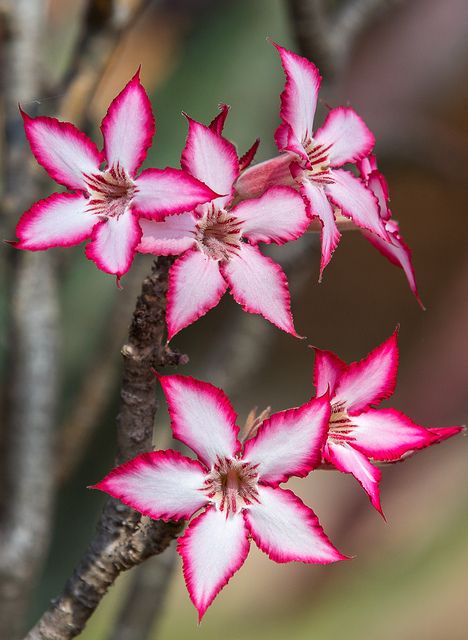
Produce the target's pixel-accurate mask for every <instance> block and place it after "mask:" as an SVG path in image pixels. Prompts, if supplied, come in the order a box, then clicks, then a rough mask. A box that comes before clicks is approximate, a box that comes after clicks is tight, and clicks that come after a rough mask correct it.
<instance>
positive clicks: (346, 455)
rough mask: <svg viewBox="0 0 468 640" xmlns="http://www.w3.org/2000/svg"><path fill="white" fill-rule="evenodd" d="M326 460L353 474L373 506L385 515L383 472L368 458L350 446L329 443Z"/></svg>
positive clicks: (326, 449) (344, 471) (325, 451)
mask: <svg viewBox="0 0 468 640" xmlns="http://www.w3.org/2000/svg"><path fill="white" fill-rule="evenodd" d="M324 456H325V460H326V461H327V462H329V463H330V464H332V465H333V466H334V467H336V468H337V469H338V471H342V472H343V473H351V474H352V475H353V476H354V477H355V478H356V480H357V481H358V482H359V484H360V485H361V486H362V488H363V489H364V491H365V492H366V493H367V495H368V496H369V500H370V501H371V503H372V506H373V507H375V509H377V511H378V512H379V513H380V514H382V515H383V512H382V507H381V504H380V492H379V482H380V479H381V477H382V472H381V471H380V469H378V468H377V467H374V465H373V464H371V463H370V462H369V460H368V459H367V458H366V456H365V455H364V454H363V453H361V452H360V451H357V450H356V449H354V448H353V447H352V446H350V445H349V444H347V443H345V442H343V443H341V444H334V443H331V442H329V443H328V444H327V445H326V447H325V449H324Z"/></svg>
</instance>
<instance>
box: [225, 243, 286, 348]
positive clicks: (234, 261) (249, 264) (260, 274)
mask: <svg viewBox="0 0 468 640" xmlns="http://www.w3.org/2000/svg"><path fill="white" fill-rule="evenodd" d="M221 269H222V273H223V275H224V277H225V278H226V280H227V281H228V283H229V286H230V288H231V293H232V295H233V297H234V300H235V301H236V302H238V303H239V304H240V305H241V306H242V308H243V309H244V311H248V312H249V313H260V314H261V315H262V316H263V317H264V318H266V319H267V320H269V321H270V322H272V323H273V324H275V325H276V326H277V327H279V328H280V329H282V330H283V331H286V332H287V333H291V334H292V335H293V336H296V337H298V335H297V333H296V330H295V329H294V324H293V318H292V315H291V308H290V296H289V289H288V283H287V280H286V276H285V274H284V272H283V270H282V269H281V267H280V266H279V265H278V264H277V263H276V262H274V261H273V260H272V259H271V258H267V257H266V256H263V255H262V254H261V253H260V251H259V250H258V249H257V247H252V246H250V245H248V244H245V243H244V244H242V246H241V249H240V251H239V254H238V255H237V256H234V257H233V258H231V259H230V260H229V261H228V262H226V263H225V264H222V265H221Z"/></svg>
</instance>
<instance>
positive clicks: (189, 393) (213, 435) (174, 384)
mask: <svg viewBox="0 0 468 640" xmlns="http://www.w3.org/2000/svg"><path fill="white" fill-rule="evenodd" d="M159 379H160V382H161V385H162V388H163V391H164V395H165V396H166V400H167V404H168V408H169V416H170V418H171V426H172V431H173V433H174V437H175V438H177V439H178V440H180V441H181V442H184V443H185V444H186V445H187V446H188V447H190V448H191V449H192V450H193V451H195V453H196V454H197V455H198V457H199V458H200V460H202V462H204V463H205V464H206V465H207V466H208V467H211V466H212V465H213V464H214V463H215V462H216V460H217V459H218V458H226V457H227V458H230V457H233V456H234V455H236V453H238V451H239V449H240V443H239V441H238V439H237V434H238V432H239V428H238V427H237V426H236V418H237V415H236V413H235V412H234V409H233V408H232V405H231V403H230V402H229V398H228V397H227V396H226V394H225V393H224V392H223V391H222V390H221V389H218V388H217V387H215V386H213V385H212V384H209V383H208V382H202V381H201V380H196V379H195V378H190V377H189V376H180V375H174V376H160V378H159Z"/></svg>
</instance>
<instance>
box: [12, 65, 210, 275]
mask: <svg viewBox="0 0 468 640" xmlns="http://www.w3.org/2000/svg"><path fill="white" fill-rule="evenodd" d="M21 113H22V115H23V119H24V126H25V130H26V136H27V138H28V140H29V144H30V145H31V150H32V152H33V154H34V155H35V157H36V160H37V161H38V162H39V164H41V165H42V166H43V167H44V169H46V171H47V172H48V173H49V175H50V176H51V177H52V178H53V179H54V180H55V181H56V182H58V183H59V184H62V185H64V186H65V187H67V188H68V189H70V192H66V193H55V194H53V195H51V196H49V197H48V198H46V199H45V200H40V201H39V202H36V203H35V204H34V205H33V206H32V207H31V208H30V209H29V210H28V211H27V212H26V213H24V214H23V216H22V217H21V219H20V221H19V223H18V226H17V229H16V234H17V236H18V238H19V240H18V242H17V243H15V246H17V247H18V248H19V249H29V250H32V251H36V250H39V249H48V248H50V247H68V246H71V245H74V244H78V243H79V242H82V241H83V240H85V239H87V238H90V239H91V242H90V243H89V244H88V245H87V246H86V255H87V257H88V258H89V259H91V260H94V262H95V263H96V264H97V266H98V267H99V268H100V269H102V270H103V271H106V272H107V273H112V274H115V275H116V276H117V279H118V280H119V279H120V277H121V276H122V275H123V274H124V273H126V272H127V271H128V269H129V268H130V265H131V263H132V260H133V256H134V254H135V251H136V247H137V245H138V243H139V242H140V238H141V228H140V223H139V218H140V216H144V217H148V218H152V219H161V218H163V217H165V216H166V215H169V214H174V213H180V212H182V211H186V210H187V209H190V208H192V207H194V206H196V205H197V204H200V203H202V202H207V201H208V200H211V199H212V198H213V197H214V195H216V194H214V193H213V191H212V190H211V189H210V188H209V187H207V186H206V185H205V184H203V183H202V182H200V181H199V180H197V179H196V178H193V177H192V176H190V175H189V174H188V173H187V172H185V171H181V170H179V169H170V168H166V169H145V170H144V171H142V172H141V173H140V175H139V176H138V177H136V172H137V170H138V168H139V167H140V165H141V164H142V162H143V160H144V159H145V157H146V153H147V150H148V148H149V146H150V145H151V140H152V138H153V135H154V131H155V123H154V117H153V113H152V110H151V103H150V101H149V99H148V96H147V95H146V93H145V90H144V88H143V86H142V85H141V83H140V79H139V72H137V73H136V74H135V76H134V77H133V78H132V80H130V82H129V83H128V84H127V86H126V87H125V88H124V89H123V91H122V92H121V93H120V94H119V95H118V96H117V97H116V98H115V99H114V100H113V102H112V103H111V105H110V107H109V109H108V111H107V114H106V116H105V118H104V120H103V121H102V124H101V131H102V135H103V138H104V149H103V151H102V152H100V151H99V150H98V149H97V147H96V145H95V144H94V143H93V142H92V141H91V140H90V139H89V138H88V137H87V136H85V134H83V133H82V132H81V131H79V130H78V129H77V128H76V127H75V126H74V125H72V124H70V123H68V122H60V121H59V120H56V119H55V118H48V117H37V118H31V117H30V116H28V115H27V114H26V113H25V112H24V111H22V112H21ZM103 161H104V162H105V165H104V167H103V168H101V164H102V163H103Z"/></svg>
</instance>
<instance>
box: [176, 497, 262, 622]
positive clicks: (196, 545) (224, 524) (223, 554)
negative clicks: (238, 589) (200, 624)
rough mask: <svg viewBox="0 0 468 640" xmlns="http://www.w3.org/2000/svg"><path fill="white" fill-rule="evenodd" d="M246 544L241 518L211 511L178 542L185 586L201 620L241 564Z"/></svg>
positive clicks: (198, 518) (207, 511)
mask: <svg viewBox="0 0 468 640" xmlns="http://www.w3.org/2000/svg"><path fill="white" fill-rule="evenodd" d="M249 547H250V545H249V540H248V537H247V529H246V527H245V524H244V520H243V518H242V516H241V515H240V514H236V515H234V516H231V517H229V518H226V516H225V515H224V513H222V512H220V511H218V510H217V509H215V508H214V507H210V508H208V509H206V511H204V512H203V513H202V514H200V515H199V516H197V517H196V518H195V519H194V520H192V522H191V523H190V525H189V526H188V528H187V530H186V531H185V533H184V535H183V536H182V537H181V538H179V541H178V544H177V551H178V552H179V554H180V555H181V557H182V563H183V571H184V578H185V583H186V585H187V589H188V591H189V594H190V599H191V600H192V602H193V604H194V605H195V607H196V608H197V610H198V615H199V620H201V619H202V618H203V616H204V614H205V612H206V610H207V608H208V607H209V606H210V604H211V603H212V602H213V600H214V599H215V598H216V596H217V595H218V593H219V592H220V591H221V589H222V588H223V587H225V586H226V584H227V583H228V582H229V580H230V579H231V578H232V576H233V575H234V574H235V573H236V571H238V570H239V569H240V568H241V566H242V565H243V564H244V561H245V559H246V557H247V555H248V553H249Z"/></svg>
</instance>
